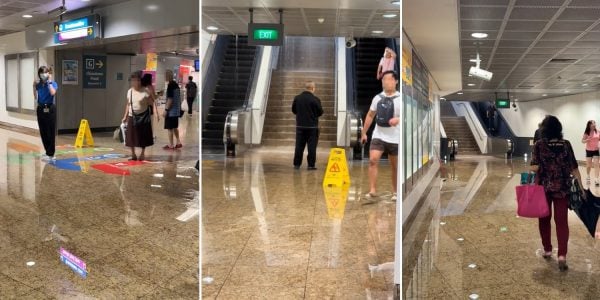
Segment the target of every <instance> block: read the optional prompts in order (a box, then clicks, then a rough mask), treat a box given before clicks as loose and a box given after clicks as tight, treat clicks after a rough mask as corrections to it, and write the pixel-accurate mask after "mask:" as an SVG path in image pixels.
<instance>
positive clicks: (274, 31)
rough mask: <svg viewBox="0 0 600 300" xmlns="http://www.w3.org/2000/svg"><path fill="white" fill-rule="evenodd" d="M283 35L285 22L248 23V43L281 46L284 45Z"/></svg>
mask: <svg viewBox="0 0 600 300" xmlns="http://www.w3.org/2000/svg"><path fill="white" fill-rule="evenodd" d="M283 37H284V32H283V24H271V23H250V24H248V45H252V46H281V45H283Z"/></svg>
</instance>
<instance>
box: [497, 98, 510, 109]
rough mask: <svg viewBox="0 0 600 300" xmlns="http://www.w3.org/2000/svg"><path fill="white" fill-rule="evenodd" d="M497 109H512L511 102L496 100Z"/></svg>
mask: <svg viewBox="0 0 600 300" xmlns="http://www.w3.org/2000/svg"><path fill="white" fill-rule="evenodd" d="M496 108H510V100H508V99H496Z"/></svg>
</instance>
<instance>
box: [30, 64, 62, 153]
mask: <svg viewBox="0 0 600 300" xmlns="http://www.w3.org/2000/svg"><path fill="white" fill-rule="evenodd" d="M38 78H39V81H36V82H34V83H33V95H34V97H35V100H36V101H37V104H38V106H37V119H38V127H39V129H40V136H41V137H42V143H43V144H44V149H45V150H46V154H44V155H43V156H42V160H44V161H50V162H51V161H54V160H55V158H54V152H55V149H56V106H55V105H54V100H55V98H54V96H55V95H56V91H57V90H58V84H56V82H54V81H53V80H52V68H49V67H46V66H41V67H40V68H39V69H38Z"/></svg>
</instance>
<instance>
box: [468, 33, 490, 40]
mask: <svg viewBox="0 0 600 300" xmlns="http://www.w3.org/2000/svg"><path fill="white" fill-rule="evenodd" d="M471 36H472V37H474V38H476V39H485V38H486V37H488V34H487V33H485V32H473V33H471Z"/></svg>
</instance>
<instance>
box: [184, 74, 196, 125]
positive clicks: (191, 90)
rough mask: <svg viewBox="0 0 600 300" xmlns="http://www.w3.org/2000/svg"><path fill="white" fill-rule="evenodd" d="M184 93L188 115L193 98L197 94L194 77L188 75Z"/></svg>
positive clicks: (192, 105) (191, 107) (190, 113)
mask: <svg viewBox="0 0 600 300" xmlns="http://www.w3.org/2000/svg"><path fill="white" fill-rule="evenodd" d="M185 92H186V93H185V94H186V95H187V97H186V98H187V105H188V116H191V115H192V111H193V107H194V100H196V96H197V94H198V85H196V83H195V82H194V77H193V76H190V77H188V83H187V84H186V85H185Z"/></svg>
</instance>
